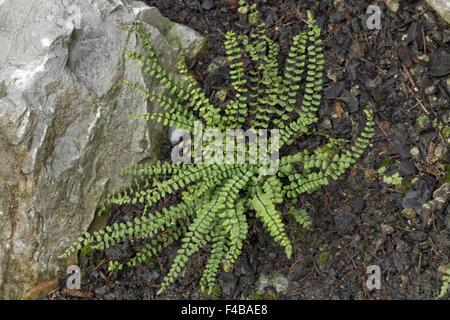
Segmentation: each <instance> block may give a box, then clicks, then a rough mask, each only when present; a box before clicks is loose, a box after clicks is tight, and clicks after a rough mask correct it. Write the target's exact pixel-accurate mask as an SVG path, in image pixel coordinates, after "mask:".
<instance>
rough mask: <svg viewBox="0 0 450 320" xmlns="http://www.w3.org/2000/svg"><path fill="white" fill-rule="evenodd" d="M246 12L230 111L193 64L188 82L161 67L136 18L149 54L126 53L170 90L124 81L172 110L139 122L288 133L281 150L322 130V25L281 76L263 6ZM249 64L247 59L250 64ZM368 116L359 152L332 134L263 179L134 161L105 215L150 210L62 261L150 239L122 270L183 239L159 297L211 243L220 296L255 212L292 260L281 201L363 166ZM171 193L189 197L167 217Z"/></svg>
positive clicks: (255, 174)
mask: <svg viewBox="0 0 450 320" xmlns="http://www.w3.org/2000/svg"><path fill="white" fill-rule="evenodd" d="M241 2H242V1H241ZM241 5H245V3H241ZM246 9H248V10H249V11H250V15H252V19H250V21H255V22H256V25H254V28H253V32H252V33H251V35H250V36H247V35H236V34H235V33H234V32H232V31H230V32H228V33H227V35H226V37H227V39H226V42H225V47H226V54H227V56H228V59H229V61H230V76H231V79H232V86H233V89H234V90H233V94H234V96H233V97H232V99H231V100H230V101H229V102H228V103H227V105H226V107H225V108H219V107H216V106H214V105H213V104H212V103H211V101H210V100H209V99H208V98H207V97H206V96H205V94H204V93H203V92H202V90H201V88H200V86H199V85H198V84H197V83H196V81H195V80H194V78H193V77H192V76H190V75H188V74H187V70H186V67H185V66H182V65H181V71H182V72H181V73H182V74H183V76H182V78H181V77H180V76H179V75H178V76H175V75H174V74H172V73H170V72H168V71H166V70H165V69H164V68H163V67H162V66H161V65H160V63H159V61H158V56H159V54H158V52H156V51H155V49H154V48H153V47H152V46H151V45H150V41H149V37H150V33H149V32H147V30H146V29H145V27H144V26H143V24H142V23H140V22H137V23H136V27H137V33H138V35H139V37H140V38H141V41H142V44H143V47H144V50H145V53H143V54H142V53H140V52H138V51H133V52H130V51H126V54H127V55H128V56H129V58H130V59H133V61H134V62H136V63H137V64H138V67H139V68H141V69H143V71H144V72H145V73H147V74H149V75H150V76H153V77H154V78H156V79H158V80H159V82H160V83H161V84H162V85H164V87H165V88H166V91H165V92H164V93H156V92H155V91H151V90H149V89H148V88H144V87H142V86H141V85H139V84H137V83H135V82H130V81H127V80H125V81H124V82H125V83H126V84H127V85H129V86H130V87H131V88H132V89H134V90H135V91H136V92H139V93H140V94H141V95H142V96H144V97H145V98H146V99H148V100H149V101H152V102H157V103H158V104H159V105H160V106H161V107H162V109H163V110H164V112H161V113H153V114H141V115H133V116H132V117H134V118H136V117H139V118H143V119H149V118H151V119H156V120H157V121H163V122H164V124H165V125H170V126H172V125H174V124H175V125H176V126H177V128H183V129H185V130H187V131H188V132H190V133H192V134H195V122H196V121H201V123H202V124H203V129H202V130H207V129H208V128H219V129H221V130H225V129H237V128H241V129H244V130H245V129H249V128H253V129H266V128H275V129H278V130H279V138H280V141H279V144H280V148H281V147H283V146H286V145H288V144H290V143H292V141H293V140H294V139H298V138H299V137H301V136H304V135H308V134H316V133H315V131H314V130H313V128H312V127H313V126H314V124H315V123H317V121H318V117H317V115H316V113H317V111H318V108H319V106H320V101H321V94H322V76H323V69H324V53H323V48H322V45H321V44H322V40H321V39H320V32H321V30H320V28H319V27H317V26H316V25H315V21H314V20H313V18H312V16H311V15H310V14H309V12H308V31H307V32H303V33H301V34H299V35H297V36H295V37H294V39H293V43H292V46H291V47H290V50H289V52H288V55H287V58H286V63H285V65H284V68H283V69H281V70H280V66H279V62H278V50H279V48H278V45H277V44H276V43H275V42H274V41H273V40H272V39H270V38H269V37H268V36H267V34H266V26H265V24H264V23H263V22H261V19H259V15H258V11H257V9H256V7H255V5H252V6H251V7H248V6H246ZM255 18H256V19H255ZM244 62H247V63H246V65H245V67H244ZM248 69H250V70H249V71H248ZM300 93H301V94H300ZM364 112H365V114H366V116H367V122H366V125H365V128H364V130H363V131H362V133H361V134H360V136H359V137H358V138H357V140H356V141H355V142H354V144H353V145H352V146H351V147H350V148H345V147H343V146H341V145H338V143H337V142H336V140H333V139H331V138H330V140H329V142H328V143H327V144H325V145H324V146H322V147H320V148H317V149H316V150H314V151H313V152H309V151H308V150H304V151H302V152H299V153H297V154H294V155H288V156H284V157H281V158H280V159H279V163H278V171H277V173H276V174H273V175H270V176H266V175H264V174H262V173H261V170H260V169H261V166H263V165H264V164H262V163H261V162H256V163H252V164H245V163H244V164H242V163H239V164H236V163H233V164H220V163H211V162H206V161H205V162H202V163H192V164H185V163H169V162H156V164H153V165H149V164H133V165H130V166H129V167H128V168H126V169H124V170H123V171H122V175H133V176H134V178H133V181H132V182H130V184H129V188H128V189H126V190H124V191H121V192H119V191H112V192H111V193H110V194H108V195H107V197H106V199H105V200H104V202H103V204H102V207H101V208H100V210H99V213H102V212H103V211H104V210H105V209H106V207H107V206H108V205H111V204H114V205H124V204H129V203H131V204H136V203H138V202H139V203H141V204H142V205H143V206H144V209H143V212H142V214H141V215H140V216H137V217H135V218H134V220H133V221H128V222H126V223H115V224H114V225H112V226H107V227H106V228H105V229H103V230H99V231H96V232H94V233H92V234H91V233H87V232H86V233H85V234H84V235H82V236H81V237H79V239H78V241H76V242H75V243H74V244H73V245H72V246H70V247H69V248H68V249H67V250H66V252H65V253H64V254H63V255H62V257H67V256H68V255H69V254H71V253H73V252H75V250H77V249H80V248H82V247H84V246H90V247H91V248H93V249H99V250H103V249H105V248H108V247H110V246H113V245H115V244H117V243H119V242H123V241H128V240H131V239H149V241H148V244H147V245H146V246H145V247H143V248H142V249H141V251H140V252H138V253H137V254H136V255H135V256H133V257H132V258H131V259H129V260H128V261H120V262H119V261H111V262H110V269H115V268H119V269H122V267H123V266H124V265H127V266H134V265H135V264H136V263H138V262H142V261H145V260H147V259H149V258H150V257H152V256H153V255H155V254H156V253H157V252H158V251H161V250H162V249H163V248H164V247H167V245H168V244H170V243H173V242H176V241H177V240H179V239H181V247H180V248H179V249H178V251H177V252H178V255H177V256H176V257H175V259H174V261H173V263H172V265H171V267H170V270H169V272H168V274H167V275H166V276H165V278H164V280H163V282H162V284H161V287H160V289H159V291H158V294H160V293H161V292H163V291H164V290H166V289H167V287H168V286H169V285H170V284H172V283H173V282H174V281H175V279H176V278H177V276H178V275H179V274H180V272H181V271H182V269H183V267H184V266H185V264H186V262H187V261H188V259H189V258H190V257H191V256H192V255H193V254H195V253H196V252H198V251H199V249H200V248H202V247H205V246H207V245H209V247H208V248H210V252H211V254H210V256H209V259H208V261H207V263H206V265H205V268H204V271H203V276H202V278H201V280H200V285H201V289H202V291H207V292H211V290H212V289H213V287H214V285H215V281H216V275H217V272H218V270H219V267H220V265H221V264H222V265H223V267H224V270H230V269H231V268H232V266H233V264H234V262H235V261H236V259H237V257H238V256H239V254H240V252H241V250H242V247H243V243H244V240H245V239H246V237H247V232H248V215H249V214H250V215H254V216H255V217H256V218H258V219H260V220H261V221H262V223H263V225H264V227H265V228H266V229H267V231H268V233H269V234H270V235H271V236H272V237H273V238H274V240H275V241H276V242H278V243H279V244H280V246H281V247H283V248H284V250H285V252H286V255H287V257H288V258H290V257H291V254H292V245H291V242H290V240H289V238H288V237H287V235H286V230H285V226H284V223H283V217H282V213H281V212H280V210H279V206H280V204H281V203H283V202H284V200H285V199H296V198H298V197H299V195H301V194H303V193H312V192H313V191H315V190H317V189H318V188H320V187H321V186H322V185H327V184H328V183H329V181H330V179H337V178H338V177H339V176H340V175H342V174H343V173H344V172H345V170H346V169H347V168H348V167H349V166H351V165H352V164H354V163H355V161H356V159H358V158H359V157H360V156H361V154H362V153H363V150H364V149H365V148H366V147H367V146H368V144H369V139H370V137H371V135H372V134H373V125H374V122H373V119H372V116H371V114H370V112H369V111H367V110H365V111H364ZM246 150H247V149H246ZM247 151H248V150H247ZM171 194H180V197H181V200H180V202H179V203H178V204H177V205H173V206H169V207H163V209H162V210H161V211H156V210H154V209H153V208H154V205H155V204H156V203H158V202H159V201H160V200H162V199H163V198H165V197H166V196H168V195H171ZM306 220H307V219H306Z"/></svg>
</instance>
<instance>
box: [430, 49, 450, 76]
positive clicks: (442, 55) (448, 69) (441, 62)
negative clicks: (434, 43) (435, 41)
mask: <svg viewBox="0 0 450 320" xmlns="http://www.w3.org/2000/svg"><path fill="white" fill-rule="evenodd" d="M428 73H429V74H430V75H432V76H435V77H442V76H445V75H447V74H449V73H450V53H447V52H445V51H444V50H436V51H435V52H433V53H432V54H431V59H430V62H429V63H428Z"/></svg>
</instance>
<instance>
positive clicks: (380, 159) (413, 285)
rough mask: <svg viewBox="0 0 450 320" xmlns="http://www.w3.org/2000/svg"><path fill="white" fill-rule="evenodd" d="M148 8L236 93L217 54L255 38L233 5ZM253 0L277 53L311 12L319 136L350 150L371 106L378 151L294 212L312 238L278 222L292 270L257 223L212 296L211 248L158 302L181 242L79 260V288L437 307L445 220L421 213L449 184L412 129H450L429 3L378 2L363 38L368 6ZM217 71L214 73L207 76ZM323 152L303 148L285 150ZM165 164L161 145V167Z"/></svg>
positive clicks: (447, 73) (431, 142) (448, 83)
mask: <svg viewBox="0 0 450 320" xmlns="http://www.w3.org/2000/svg"><path fill="white" fill-rule="evenodd" d="M146 2H147V3H148V4H149V5H151V6H155V7H157V8H158V9H159V10H160V11H161V12H162V14H163V15H164V16H166V17H168V18H170V19H171V20H173V21H176V22H179V23H183V24H186V25H188V26H189V27H191V28H193V29H195V30H197V31H199V32H200V33H201V34H203V35H204V36H205V37H207V38H208V40H209V50H208V51H207V52H206V53H205V54H204V55H203V56H202V57H199V58H198V59H197V60H195V61H193V62H192V63H191V65H190V71H191V72H192V73H193V74H194V75H195V76H196V77H197V79H198V81H199V82H200V84H201V85H202V86H203V87H204V89H205V90H206V92H207V93H208V96H211V97H213V101H214V99H215V98H214V95H215V93H216V92H217V91H218V90H220V89H223V88H228V86H229V83H230V80H229V76H228V72H227V66H226V64H223V63H221V62H220V61H221V59H220V57H224V56H225V53H224V45H223V41H224V34H225V33H226V32H227V31H228V30H230V29H232V30H234V31H235V32H237V33H239V32H248V31H249V30H250V29H249V27H247V26H246V19H245V17H244V16H241V15H238V14H237V7H236V4H237V2H238V1H237V0H147V1H146ZM257 2H258V3H259V8H260V11H261V12H262V16H263V19H264V20H265V22H266V24H267V25H268V26H270V27H269V34H270V36H271V37H272V38H273V39H276V40H277V41H278V43H279V45H280V52H285V53H286V52H287V50H288V48H289V46H290V41H291V39H292V38H293V36H294V35H295V34H297V33H299V32H300V31H301V30H304V28H305V23H304V21H303V20H302V18H303V17H304V16H305V14H306V10H307V9H310V10H311V11H312V13H313V15H314V16H315V17H316V18H317V21H318V24H319V26H320V27H321V28H322V34H323V39H324V41H325V52H326V62H327V63H326V69H325V74H326V76H325V77H324V80H325V82H326V85H325V88H326V89H325V97H324V98H323V103H322V106H321V111H320V122H319V123H320V125H318V129H320V131H322V132H325V133H328V134H330V135H332V136H334V137H338V138H344V139H348V140H351V139H352V138H354V137H355V136H356V134H357V133H358V130H360V129H361V124H362V123H364V116H363V115H364V114H363V112H362V110H363V109H364V108H370V109H372V110H373V111H374V114H375V119H376V124H377V128H376V136H375V138H374V139H373V141H372V143H373V145H372V146H371V147H370V148H369V149H368V151H367V152H366V153H365V154H364V155H363V157H362V159H360V160H359V161H358V165H357V167H356V168H354V169H353V170H351V171H350V172H348V173H347V174H346V175H345V176H343V177H341V178H340V179H339V180H338V181H337V182H336V183H334V184H330V185H329V186H327V187H326V188H323V189H321V191H319V192H316V193H314V194H312V195H307V196H302V197H301V198H300V199H299V203H298V208H300V207H303V208H305V209H307V210H308V212H309V214H310V216H311V219H312V221H313V225H312V228H311V229H310V230H303V229H301V228H300V227H299V226H298V225H297V224H296V223H295V220H294V219H293V217H292V216H289V215H288V214H286V223H287V225H288V235H289V237H290V239H291V240H292V243H293V246H294V251H293V252H294V254H293V257H292V259H290V260H288V259H287V258H286V257H285V254H284V251H283V250H282V249H281V248H279V247H278V246H277V245H276V244H275V243H274V241H273V240H272V239H271V237H270V236H269V235H268V234H267V233H266V232H265V231H264V230H263V227H262V225H261V224H260V223H255V224H253V225H251V228H250V232H249V238H248V241H247V244H246V246H245V247H244V251H243V253H242V254H241V257H240V258H239V259H238V261H237V263H236V265H235V268H234V271H233V272H230V273H224V272H223V271H221V273H220V274H219V281H218V283H219V284H220V288H219V287H218V289H217V291H216V292H215V293H214V294H213V295H212V296H210V297H207V296H203V295H202V294H201V293H200V288H199V285H198V281H199V279H200V277H201V271H202V268H203V265H204V263H205V261H206V258H207V255H206V253H207V250H206V249H205V250H204V251H203V252H201V253H200V254H198V255H196V256H195V257H194V258H193V259H192V260H191V261H190V262H189V264H188V266H187V268H186V271H185V272H183V274H182V275H181V277H180V279H179V280H178V281H176V283H175V284H174V285H172V286H171V287H170V289H168V290H167V291H166V292H165V293H164V294H162V295H161V296H158V297H156V296H155V292H156V291H157V289H158V285H159V284H160V283H161V281H162V278H163V276H164V275H165V274H166V273H167V272H168V270H169V267H170V262H171V261H172V260H173V258H174V256H175V254H176V249H177V247H176V245H174V246H171V247H169V248H168V249H167V250H165V251H164V252H163V253H162V254H160V255H159V257H157V258H156V259H153V260H152V261H151V262H149V263H146V264H143V265H138V266H137V267H135V268H131V269H129V268H124V269H123V270H121V271H118V270H117V271H115V272H113V273H112V274H111V275H109V278H108V273H107V264H103V265H100V266H98V265H99V264H100V261H102V260H103V259H125V258H127V257H129V256H130V255H132V254H133V252H134V248H135V246H137V245H138V244H137V243H134V244H129V243H126V244H123V245H121V246H119V247H118V248H116V249H111V250H107V252H106V253H103V252H96V253H94V254H92V255H90V256H88V259H87V260H86V259H85V258H83V259H81V262H82V263H83V265H81V267H82V270H83V271H84V274H85V275H84V278H83V281H82V284H83V286H82V287H83V289H84V290H88V291H91V292H92V293H93V294H94V296H95V297H96V298H97V299H155V298H158V299H211V298H221V299H231V298H249V299H258V298H273V299H434V298H435V297H436V296H437V295H438V293H439V289H440V286H441V277H442V270H443V268H444V267H446V266H448V265H449V254H450V245H449V244H450V240H449V239H450V237H449V233H450V219H449V218H450V213H449V208H448V206H447V205H448V201H447V204H446V206H444V208H443V209H442V210H438V211H436V212H433V213H432V214H431V215H428V214H425V213H424V212H422V211H421V205H422V204H423V203H425V202H426V201H429V200H431V199H432V194H433V191H434V190H436V189H437V188H438V187H439V186H440V185H442V184H443V183H444V182H445V181H449V174H448V166H447V167H446V165H448V162H449V161H448V159H449V158H448V148H447V147H448V140H447V139H446V138H445V137H443V136H442V134H441V133H440V132H438V131H437V130H435V129H433V128H432V127H431V125H429V124H427V123H426V124H425V125H424V126H423V127H421V126H420V125H419V124H418V123H417V121H416V119H417V118H418V117H420V116H423V115H425V114H428V116H429V118H430V119H435V118H436V119H438V120H439V121H448V119H449V116H450V113H449V100H450V99H449V95H450V67H449V64H450V60H449V59H450V56H449V55H448V52H449V44H450V28H449V25H448V24H446V23H445V22H444V21H443V20H442V19H441V18H440V17H439V16H438V15H437V14H436V13H435V12H434V11H433V9H432V8H431V7H429V6H428V5H427V4H426V3H425V1H397V2H398V3H399V5H400V7H399V9H398V11H397V12H396V13H393V12H392V11H390V10H389V9H388V8H387V7H386V5H385V3H384V2H379V4H378V5H379V6H380V8H381V10H382V12H383V15H382V20H381V27H382V28H381V29H380V30H368V28H367V27H366V23H365V21H366V19H367V17H368V15H367V14H366V9H367V7H368V6H369V5H370V4H372V2H373V1H365V0H364V1H331V0H324V1H294V0H278V1H275V0H268V1H257ZM394 2H395V1H394ZM222 60H223V59H222ZM280 60H281V61H283V60H284V56H283V55H280ZM212 63H218V64H219V68H218V69H216V70H215V71H213V72H209V71H208V68H209V66H210V65H211V64H212ZM209 70H211V69H209ZM447 125H448V124H447ZM321 142H322V140H321V139H320V138H311V139H310V140H308V141H306V142H305V141H299V142H298V143H297V145H294V146H292V147H291V149H290V150H287V151H286V152H295V151H296V150H295V149H296V148H298V149H300V150H301V149H303V148H304V147H305V146H309V147H314V146H316V145H319V144H320V143H321ZM169 154H170V145H169V143H168V141H166V142H165V143H164V144H163V145H162V148H161V159H168V158H169ZM381 166H386V167H387V172H388V173H395V172H399V173H400V175H401V176H402V177H403V183H402V186H400V187H394V186H391V185H387V184H385V183H383V182H382V181H381V179H380V178H379V176H378V175H377V174H376V170H378V168H380V167H381ZM446 170H447V171H446ZM175 200H176V199H173V201H175ZM166 204H168V203H166ZM408 207H409V208H414V209H409V210H408V209H405V208H408ZM136 210H139V208H133V207H124V208H120V209H116V210H115V211H114V213H113V214H112V216H111V219H110V222H114V221H116V220H124V219H125V220H126V219H129V218H130V217H131V216H132V215H133V212H135V211H136ZM446 220H447V223H446V222H445V221H446ZM103 261H105V260H103ZM370 265H377V266H379V267H380V270H381V288H380V289H375V290H372V291H370V290H369V289H368V288H367V286H366V280H367V278H368V277H369V274H367V273H366V271H367V267H368V266H370ZM95 267H97V268H96V269H95V271H94V268H95ZM267 277H269V278H270V279H271V278H276V279H277V280H276V281H274V282H276V283H275V284H272V285H267V286H264V278H267ZM261 281H263V283H261ZM269 284H270V283H269ZM283 284H285V285H286V287H283ZM277 290H278V292H277ZM54 295H55V293H54ZM60 295H61V294H60ZM53 298H55V296H53Z"/></svg>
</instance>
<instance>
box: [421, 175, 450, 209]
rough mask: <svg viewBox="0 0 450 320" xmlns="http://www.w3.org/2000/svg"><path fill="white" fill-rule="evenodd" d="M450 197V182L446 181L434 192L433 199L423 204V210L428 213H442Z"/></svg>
mask: <svg viewBox="0 0 450 320" xmlns="http://www.w3.org/2000/svg"><path fill="white" fill-rule="evenodd" d="M449 199H450V182H446V183H444V184H443V185H441V186H440V187H439V188H438V189H436V190H435V191H434V192H433V200H431V201H428V202H427V203H424V204H423V205H422V211H423V212H426V213H429V214H431V213H433V212H437V213H442V212H443V211H444V209H445V206H446V205H447V202H448V200H449Z"/></svg>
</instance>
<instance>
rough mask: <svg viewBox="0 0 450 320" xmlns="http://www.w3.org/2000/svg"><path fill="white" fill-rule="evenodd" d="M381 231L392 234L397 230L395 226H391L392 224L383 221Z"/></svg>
mask: <svg viewBox="0 0 450 320" xmlns="http://www.w3.org/2000/svg"><path fill="white" fill-rule="evenodd" d="M381 231H383V233H385V234H391V233H393V232H394V231H395V229H394V227H391V226H390V225H387V224H384V223H382V224H381Z"/></svg>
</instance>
